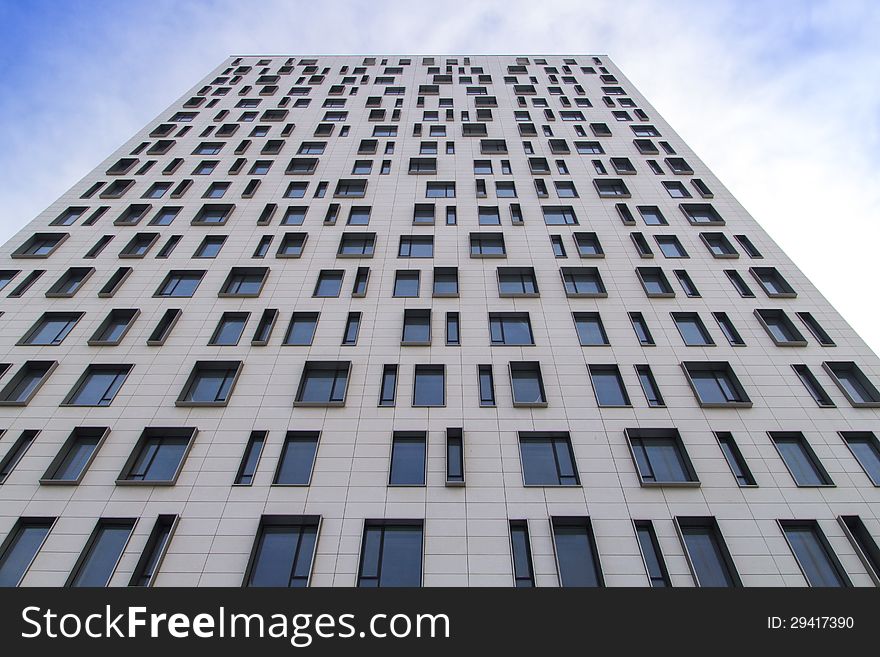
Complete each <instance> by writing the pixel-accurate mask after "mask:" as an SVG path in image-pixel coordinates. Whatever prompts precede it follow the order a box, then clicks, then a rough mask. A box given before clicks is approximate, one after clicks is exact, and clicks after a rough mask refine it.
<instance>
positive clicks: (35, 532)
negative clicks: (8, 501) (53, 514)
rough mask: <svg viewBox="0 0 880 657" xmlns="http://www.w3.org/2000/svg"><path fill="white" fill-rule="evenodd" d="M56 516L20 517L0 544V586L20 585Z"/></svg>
mask: <svg viewBox="0 0 880 657" xmlns="http://www.w3.org/2000/svg"><path fill="white" fill-rule="evenodd" d="M54 522H55V519H54V518H19V519H18V520H17V521H16V522H15V525H14V526H13V527H12V531H11V532H9V536H8V537H7V538H6V540H5V541H3V543H2V545H0V588H5V587H13V586H18V585H19V583H20V582H21V580H22V578H23V577H24V576H25V573H26V572H27V570H28V568H30V565H31V563H32V562H33V560H34V559H35V558H36V556H37V553H38V552H39V551H40V548H41V547H42V546H43V542H44V541H45V540H46V537H47V536H48V535H49V531H50V530H51V529H52V525H53V524H54Z"/></svg>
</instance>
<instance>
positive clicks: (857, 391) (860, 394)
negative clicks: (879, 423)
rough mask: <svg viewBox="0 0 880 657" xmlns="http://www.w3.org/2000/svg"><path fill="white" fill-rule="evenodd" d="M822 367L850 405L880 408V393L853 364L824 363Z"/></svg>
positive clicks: (842, 362)
mask: <svg viewBox="0 0 880 657" xmlns="http://www.w3.org/2000/svg"><path fill="white" fill-rule="evenodd" d="M822 367H824V368H825V371H826V372H828V374H829V375H830V376H831V378H832V379H833V380H834V383H836V384H837V387H838V388H840V391H841V392H842V393H843V394H844V396H846V398H847V400H849V403H850V404H852V405H853V406H855V407H856V408H872V407H877V406H880V392H878V391H877V388H875V387H874V384H873V383H871V381H870V380H869V379H868V377H867V376H865V374H864V373H863V372H862V370H861V369H859V366H858V365H856V364H855V363H854V362H852V361H838V362H831V361H826V362H824V363H822Z"/></svg>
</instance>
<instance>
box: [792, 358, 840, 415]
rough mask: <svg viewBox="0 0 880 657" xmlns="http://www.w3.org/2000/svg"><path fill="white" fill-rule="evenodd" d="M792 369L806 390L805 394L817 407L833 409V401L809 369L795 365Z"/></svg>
mask: <svg viewBox="0 0 880 657" xmlns="http://www.w3.org/2000/svg"><path fill="white" fill-rule="evenodd" d="M791 367H792V369H794V371H795V374H797V375H798V378H799V379H800V380H801V383H803V384H804V387H805V388H806V389H807V392H809V393H810V396H811V397H812V398H813V401H815V402H816V403H817V404H818V405H819V406H824V407H827V408H833V407H834V406H835V404H834V401H833V400H832V399H831V397H830V396H829V395H828V393H827V392H825V389H824V388H823V387H822V385H821V384H820V383H819V380H818V379H817V378H816V376H815V375H814V374H813V373H812V372H811V371H810V368H809V367H807V366H806V365H797V364H793V365H792V366H791Z"/></svg>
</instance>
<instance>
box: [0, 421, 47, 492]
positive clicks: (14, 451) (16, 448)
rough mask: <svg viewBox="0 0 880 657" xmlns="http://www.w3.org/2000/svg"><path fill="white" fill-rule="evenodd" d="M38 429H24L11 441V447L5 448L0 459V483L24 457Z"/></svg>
mask: <svg viewBox="0 0 880 657" xmlns="http://www.w3.org/2000/svg"><path fill="white" fill-rule="evenodd" d="M39 433H40V432H39V431H36V430H34V429H25V430H24V431H22V432H21V434H19V436H18V438H17V439H16V440H15V442H14V443H12V447H10V448H9V449H8V450H6V454H5V455H4V456H3V459H2V460H0V484H3V482H5V481H6V479H7V477H9V475H10V474H11V473H12V471H13V470H15V466H17V465H18V463H19V461H21V459H22V458H24V455H25V454H26V453H27V451H28V449H30V446H31V445H33V444H34V440H36V438H37V434H39Z"/></svg>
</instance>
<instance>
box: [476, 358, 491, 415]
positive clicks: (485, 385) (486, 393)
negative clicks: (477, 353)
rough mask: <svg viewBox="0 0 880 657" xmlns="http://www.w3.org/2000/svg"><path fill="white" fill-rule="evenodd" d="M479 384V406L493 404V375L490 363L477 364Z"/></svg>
mask: <svg viewBox="0 0 880 657" xmlns="http://www.w3.org/2000/svg"><path fill="white" fill-rule="evenodd" d="M477 377H478V379H479V385H480V406H495V377H494V375H493V374H492V366H491V365H477Z"/></svg>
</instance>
